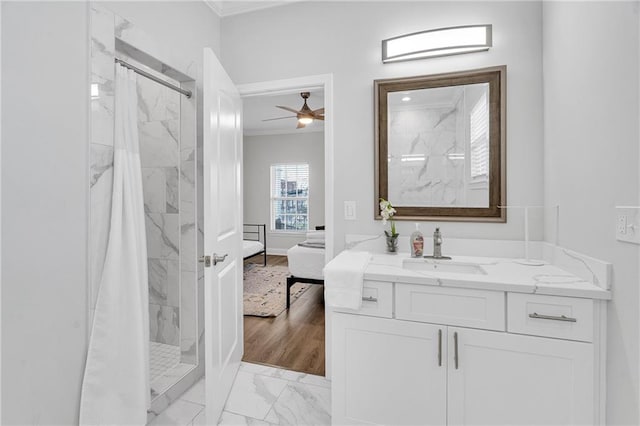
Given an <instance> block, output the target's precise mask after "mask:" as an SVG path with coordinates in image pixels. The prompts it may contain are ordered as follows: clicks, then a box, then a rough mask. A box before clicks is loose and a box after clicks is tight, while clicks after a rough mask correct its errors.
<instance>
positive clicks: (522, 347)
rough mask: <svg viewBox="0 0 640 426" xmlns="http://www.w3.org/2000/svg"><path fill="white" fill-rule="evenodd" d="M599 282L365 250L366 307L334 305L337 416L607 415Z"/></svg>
mask: <svg viewBox="0 0 640 426" xmlns="http://www.w3.org/2000/svg"><path fill="white" fill-rule="evenodd" d="M594 276H595V274H594ZM593 281H595V282H596V284H594V283H593ZM597 283H598V280H597V279H594V280H586V279H584V278H581V277H579V276H576V275H573V274H572V273H570V272H567V271H566V270H564V269H561V268H559V267H557V266H553V265H551V264H544V265H542V266H528V265H522V264H519V263H517V262H516V261H514V259H498V258H472V257H461V256H457V257H455V256H454V257H453V259H452V260H447V261H442V260H435V261H434V260H425V259H410V258H408V255H404V256H402V255H398V256H389V255H373V259H372V261H371V262H370V264H369V265H368V266H367V268H366V270H365V274H364V288H363V298H362V299H363V302H362V307H361V308H360V309H359V310H348V309H335V310H334V311H333V312H332V313H331V327H332V329H331V333H330V334H331V354H332V355H331V358H332V368H331V380H332V395H333V397H332V421H333V423H334V424H381V425H382V424H384V425H390V424H394V425H397V424H413V425H447V424H448V425H462V424H467V425H478V424H491V425H516V424H527V425H531V424H535V425H572V424H604V402H605V396H604V379H605V376H604V363H605V331H606V323H605V319H606V301H607V300H608V299H610V298H611V293H610V291H608V289H607V288H608V287H607V286H603V287H601V286H600V285H602V284H600V285H598V284H597Z"/></svg>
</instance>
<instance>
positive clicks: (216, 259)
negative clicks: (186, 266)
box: [211, 253, 228, 266]
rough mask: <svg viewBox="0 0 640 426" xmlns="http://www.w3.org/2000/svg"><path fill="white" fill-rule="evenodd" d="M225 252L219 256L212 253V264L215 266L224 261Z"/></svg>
mask: <svg viewBox="0 0 640 426" xmlns="http://www.w3.org/2000/svg"><path fill="white" fill-rule="evenodd" d="M227 256H228V255H227V254H223V255H222V256H219V255H217V254H215V253H213V256H211V258H212V259H211V260H212V261H213V266H216V265H217V264H218V263H221V262H224V260H225V259H226V258H227Z"/></svg>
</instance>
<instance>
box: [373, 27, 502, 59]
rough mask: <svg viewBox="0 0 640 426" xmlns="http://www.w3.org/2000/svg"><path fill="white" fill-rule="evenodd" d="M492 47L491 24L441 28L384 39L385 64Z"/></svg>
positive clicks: (383, 57) (383, 56)
mask: <svg viewBox="0 0 640 426" xmlns="http://www.w3.org/2000/svg"><path fill="white" fill-rule="evenodd" d="M491 46H492V39H491V24H483V25H464V26H460V27H448V28H438V29H435V30H426V31H420V32H417V33H411V34H405V35H401V36H398V37H393V38H389V39H386V40H382V62H383V63H388V62H398V61H409V60H412V59H423V58H435V57H438V56H449V55H459V54H462V53H471V52H480V51H484V50H489V48H490V47H491Z"/></svg>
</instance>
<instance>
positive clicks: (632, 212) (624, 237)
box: [616, 207, 640, 244]
mask: <svg viewBox="0 0 640 426" xmlns="http://www.w3.org/2000/svg"><path fill="white" fill-rule="evenodd" d="M616 239H617V240H618V241H624V242H626V243H634V244H640V207H616Z"/></svg>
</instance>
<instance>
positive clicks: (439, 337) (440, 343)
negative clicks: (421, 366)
mask: <svg viewBox="0 0 640 426" xmlns="http://www.w3.org/2000/svg"><path fill="white" fill-rule="evenodd" d="M438 367H442V329H440V330H438Z"/></svg>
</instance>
